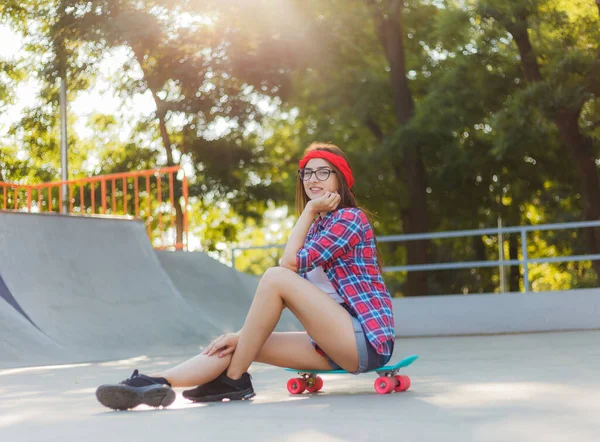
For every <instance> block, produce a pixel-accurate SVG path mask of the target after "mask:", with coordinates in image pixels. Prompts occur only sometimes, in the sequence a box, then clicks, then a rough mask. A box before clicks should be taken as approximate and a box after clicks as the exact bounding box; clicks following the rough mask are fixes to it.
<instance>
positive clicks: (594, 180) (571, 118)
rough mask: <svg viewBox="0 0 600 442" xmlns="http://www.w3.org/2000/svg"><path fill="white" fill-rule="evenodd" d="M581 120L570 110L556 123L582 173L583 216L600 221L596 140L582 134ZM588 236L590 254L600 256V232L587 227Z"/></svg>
mask: <svg viewBox="0 0 600 442" xmlns="http://www.w3.org/2000/svg"><path fill="white" fill-rule="evenodd" d="M578 121H579V115H578V114H577V115H574V114H569V113H568V112H566V111H562V112H559V114H558V115H557V118H556V120H555V122H556V125H557V126H558V128H559V133H560V138H561V140H562V142H563V144H564V145H565V147H566V148H567V151H568V152H569V155H570V157H571V160H572V161H573V163H574V164H575V167H576V169H577V171H578V173H577V176H578V177H579V186H580V188H581V199H582V204H583V217H584V219H586V220H589V221H597V220H600V180H599V179H598V171H597V168H596V161H595V159H594V156H593V154H592V148H593V145H592V140H591V139H589V138H588V137H585V136H584V135H583V134H582V133H581V130H580V129H579V124H578ZM585 234H586V245H587V249H588V252H589V253H598V251H599V250H600V229H598V228H587V229H585ZM592 264H593V267H594V271H595V272H596V275H597V276H598V277H600V261H592Z"/></svg>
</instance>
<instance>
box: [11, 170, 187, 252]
mask: <svg viewBox="0 0 600 442" xmlns="http://www.w3.org/2000/svg"><path fill="white" fill-rule="evenodd" d="M180 170H181V167H179V166H173V167H165V168H162V169H151V170H138V171H134V172H123V173H114V174H110V175H100V176H93V177H88V178H78V179H73V180H69V181H53V182H50V183H40V184H32V185H27V184H18V183H9V182H0V201H1V203H0V209H3V210H20V211H26V212H30V213H31V212H35V213H44V212H61V213H68V214H74V215H107V216H123V215H125V216H131V217H133V218H135V219H142V220H143V221H144V222H145V225H146V228H147V231H148V236H149V237H150V240H151V241H153V245H154V246H155V248H175V249H184V248H186V245H187V244H186V242H187V237H188V235H187V232H188V213H187V205H188V180H187V178H186V176H185V175H183V178H182V180H181V188H180V189H178V192H177V193H178V194H181V196H182V197H183V200H184V202H183V204H181V206H182V216H183V220H181V223H180V224H181V226H180V227H181V230H182V231H181V232H179V234H178V232H177V220H176V208H175V203H176V196H175V185H176V182H177V184H178V185H179V181H178V180H176V175H177V173H179V171H180ZM140 179H141V183H140ZM64 186H66V187H67V189H68V197H67V198H66V199H65V198H64V197H63V192H62V189H63V188H64ZM66 193H67V192H65V194H66ZM153 225H155V227H156V232H158V233H157V235H158V237H156V238H153V228H152V227H153ZM165 231H170V232H172V235H170V236H171V237H170V238H168V237H166V236H165V233H164V232H165Z"/></svg>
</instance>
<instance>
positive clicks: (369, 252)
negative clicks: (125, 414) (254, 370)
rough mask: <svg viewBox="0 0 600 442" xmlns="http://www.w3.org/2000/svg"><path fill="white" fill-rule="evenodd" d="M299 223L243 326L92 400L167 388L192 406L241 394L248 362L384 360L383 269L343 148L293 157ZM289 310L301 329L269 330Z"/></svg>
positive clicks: (388, 332) (387, 332)
mask: <svg viewBox="0 0 600 442" xmlns="http://www.w3.org/2000/svg"><path fill="white" fill-rule="evenodd" d="M299 166H300V168H299V170H298V181H297V190H296V208H297V211H298V215H299V217H298V221H297V223H296V225H295V226H294V228H293V230H292V232H291V234H290V237H289V239H288V242H287V245H286V247H285V250H284V253H283V257H282V259H281V265H280V266H279V267H274V268H271V269H269V270H267V271H266V272H265V274H264V275H263V277H262V278H261V280H260V282H259V284H258V288H257V290H256V295H255V297H254V300H253V302H252V305H251V307H250V311H249V312H248V316H247V317H246V321H245V322H244V325H243V327H242V329H241V330H240V331H239V332H237V333H231V334H226V335H223V336H220V337H218V338H216V339H215V340H214V341H212V342H211V343H210V344H209V345H208V346H207V347H206V349H205V350H204V351H203V352H202V354H199V355H197V356H195V357H193V358H192V359H189V360H187V361H185V362H183V363H182V364H180V365H178V366H176V367H173V368H170V369H168V370H166V371H163V372H159V373H154V374H152V375H150V376H146V375H143V374H140V373H139V372H138V370H135V371H134V372H133V375H132V376H131V377H130V378H128V379H126V380H124V381H123V382H121V383H120V384H109V385H102V386H100V387H99V388H98V390H97V391H96V396H97V398H98V400H99V401H100V402H101V403H102V404H103V405H105V406H107V407H109V408H113V409H127V408H133V407H135V406H137V405H139V404H141V403H144V404H147V405H150V406H155V407H157V406H160V405H162V406H167V405H170V404H171V403H172V402H173V401H174V400H175V393H174V391H173V390H172V389H171V387H187V386H194V385H198V387H196V388H194V389H191V390H186V391H184V392H183V396H184V397H185V398H187V399H190V400H192V401H195V402H208V401H216V400H222V399H249V398H251V397H253V396H254V394H255V393H254V388H253V387H252V382H251V379H250V375H249V374H248V373H247V370H248V368H249V367H250V364H251V363H252V362H253V361H257V362H263V363H266V364H271V365H276V366H280V367H290V368H295V369H298V370H310V369H313V370H329V369H338V368H343V369H344V370H347V371H349V372H351V373H355V374H358V373H362V372H364V371H368V370H372V369H374V368H378V367H381V366H383V365H385V364H386V363H387V362H388V361H389V359H390V357H391V355H392V351H393V347H394V337H395V332H394V318H393V314H392V303H391V298H390V294H389V292H388V291H387V289H386V287H385V284H384V282H383V278H382V275H381V268H380V266H379V263H378V260H377V256H378V254H377V249H376V243H375V238H374V235H373V230H372V228H371V225H370V223H369V221H368V219H367V217H366V215H365V213H364V212H363V211H362V210H361V209H359V208H358V207H357V204H356V200H355V198H354V195H353V193H352V191H351V189H352V187H353V185H354V177H353V175H352V169H351V168H350V165H349V163H348V161H347V159H346V156H345V155H344V153H343V152H342V151H341V149H340V148H339V147H337V146H335V145H332V144H324V143H313V144H311V145H310V146H309V147H308V148H307V149H306V152H305V155H304V157H303V158H302V160H301V161H300V163H299ZM286 307H287V308H288V309H290V310H291V312H292V313H293V314H294V315H295V316H296V317H297V318H298V319H299V320H300V322H301V323H302V325H303V326H304V328H305V329H306V332H300V333H297V332H290V333H278V332H273V330H274V329H275V326H276V325H277V322H278V321H279V318H280V316H281V312H282V311H283V309H284V308H286Z"/></svg>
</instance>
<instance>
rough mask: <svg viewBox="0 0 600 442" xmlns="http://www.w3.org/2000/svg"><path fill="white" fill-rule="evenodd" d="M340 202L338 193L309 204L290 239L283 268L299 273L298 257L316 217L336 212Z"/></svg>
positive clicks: (328, 194)
mask: <svg viewBox="0 0 600 442" xmlns="http://www.w3.org/2000/svg"><path fill="white" fill-rule="evenodd" d="M340 200H341V197H340V196H339V195H338V194H337V193H331V192H327V193H326V194H325V195H323V196H322V197H320V198H317V199H314V200H311V201H309V202H308V204H307V205H306V207H305V208H304V210H303V211H302V214H301V215H300V218H298V221H297V222H296V225H295V226H294V228H293V229H292V233H291V234H290V237H289V238H288V242H287V244H286V246H285V249H284V251H283V257H282V258H281V266H282V267H286V268H288V269H290V270H293V271H294V272H297V271H298V265H297V262H296V255H297V254H298V250H300V249H301V248H302V246H303V245H304V242H305V241H306V234H307V233H308V230H309V229H310V226H311V225H312V223H313V221H314V219H315V216H316V215H317V213H321V212H330V211H332V210H334V209H335V208H336V207H337V206H338V205H339V203H340Z"/></svg>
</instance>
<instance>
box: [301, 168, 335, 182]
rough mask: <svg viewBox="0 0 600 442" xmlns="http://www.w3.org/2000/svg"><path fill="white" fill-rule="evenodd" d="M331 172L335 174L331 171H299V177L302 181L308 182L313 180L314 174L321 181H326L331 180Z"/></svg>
mask: <svg viewBox="0 0 600 442" xmlns="http://www.w3.org/2000/svg"><path fill="white" fill-rule="evenodd" d="M331 172H333V170H331V169H317V170H312V169H299V170H298V176H299V177H300V179H301V180H302V181H308V180H310V179H311V178H312V176H313V173H314V174H316V176H317V179H318V180H319V181H326V180H327V178H329V175H331Z"/></svg>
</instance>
